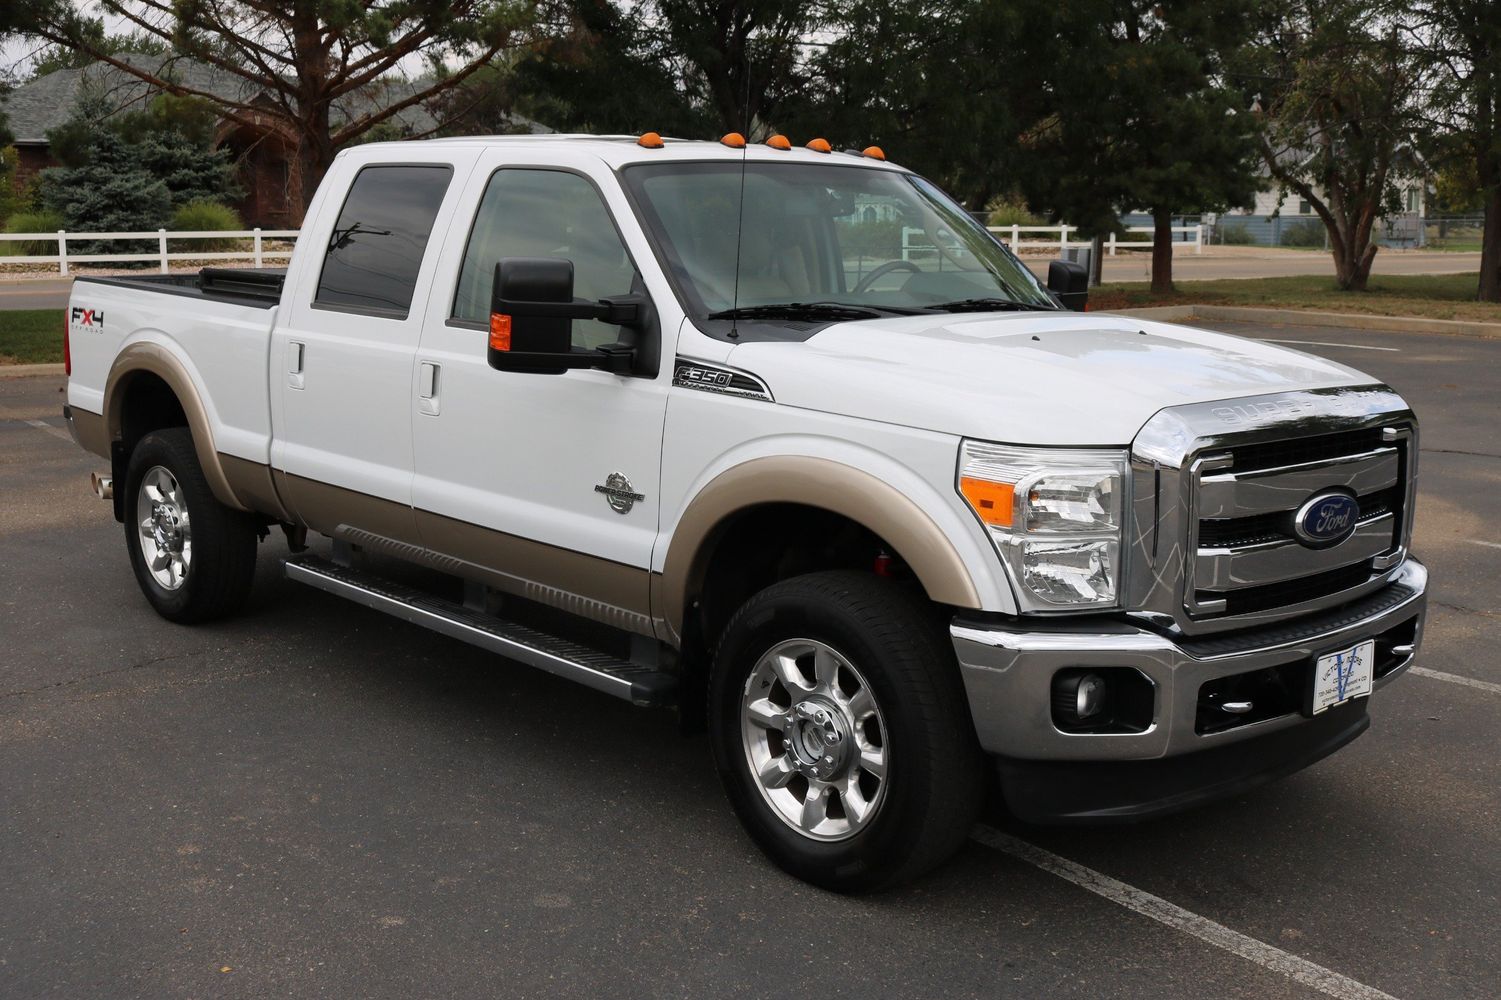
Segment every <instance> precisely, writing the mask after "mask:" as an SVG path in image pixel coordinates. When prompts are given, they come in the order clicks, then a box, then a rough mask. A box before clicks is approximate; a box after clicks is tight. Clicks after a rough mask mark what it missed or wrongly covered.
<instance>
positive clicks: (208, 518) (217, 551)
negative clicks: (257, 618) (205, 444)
mask: <svg viewBox="0 0 1501 1000" xmlns="http://www.w3.org/2000/svg"><path fill="white" fill-rule="evenodd" d="M157 467H160V468H162V469H165V470H167V472H168V473H170V474H171V476H172V478H173V479H174V480H175V481H176V484H177V487H178V489H179V491H180V496H181V499H182V500H183V503H184V504H185V506H186V508H187V511H188V520H189V524H190V527H191V558H190V561H189V562H188V564H187V572H186V573H185V574H184V575H183V577H182V582H181V584H180V585H178V586H177V587H176V588H175V589H172V588H169V587H167V586H164V585H163V584H161V583H159V582H158V581H157V580H156V578H155V577H154V576H153V575H152V571H151V569H150V567H149V566H148V565H147V559H146V556H145V554H144V552H143V550H142V544H143V542H142V535H141V522H142V520H143V519H145V518H147V517H149V516H151V511H150V510H145V511H143V510H141V509H140V506H141V505H140V496H141V481H142V480H143V479H144V478H145V477H146V474H147V473H148V472H150V471H151V470H153V469H155V468H157ZM124 489H125V494H124V501H125V505H124V506H125V547H126V548H127V549H128V550H129V552H130V567H131V569H132V570H134V571H135V575H136V582H137V583H139V584H140V585H141V592H142V593H144V594H145V595H146V600H147V601H148V602H150V604H151V606H152V607H153V608H154V609H156V613H157V614H159V615H161V616H162V617H163V618H165V619H167V620H168V621H172V622H178V623H180V624H184V625H189V624H195V623H198V622H206V621H211V620H213V619H215V618H223V617H225V616H226V615H230V614H233V613H234V612H236V611H238V610H239V609H240V608H241V607H243V606H244V604H245V601H246V599H247V598H248V597H249V596H250V585H251V582H252V581H253V580H254V578H255V549H256V544H257V541H258V537H257V527H256V522H255V519H254V518H253V517H252V516H251V515H249V514H246V513H244V512H243V511H238V510H232V509H231V508H229V507H226V506H224V505H223V504H221V503H220V502H219V501H218V500H217V499H215V498H214V494H213V491H211V490H210V489H209V486H208V480H207V479H205V478H204V475H203V468H202V466H200V465H199V464H198V454H197V452H195V451H194V450H193V438H192V435H191V434H189V433H188V430H187V428H185V427H173V428H170V429H168V430H160V431H153V432H152V433H150V434H148V435H146V436H145V437H144V438H142V439H141V441H140V443H139V444H137V445H136V446H135V450H133V451H132V452H131V453H130V462H129V465H128V467H127V472H126V475H125V484H124Z"/></svg>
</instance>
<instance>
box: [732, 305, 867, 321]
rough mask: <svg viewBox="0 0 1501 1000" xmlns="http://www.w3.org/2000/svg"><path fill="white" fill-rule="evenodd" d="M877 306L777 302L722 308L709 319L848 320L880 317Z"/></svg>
mask: <svg viewBox="0 0 1501 1000" xmlns="http://www.w3.org/2000/svg"><path fill="white" fill-rule="evenodd" d="M880 316H881V312H880V311H878V309H877V308H875V307H872V308H866V307H865V306H852V305H846V304H844V303H842V302H777V303H773V304H770V305H760V306H741V307H740V308H738V309H721V310H720V311H719V312H712V313H710V314H709V317H708V318H709V319H791V320H799V319H806V320H821V319H827V320H836V321H837V320H847V319H878V318H880Z"/></svg>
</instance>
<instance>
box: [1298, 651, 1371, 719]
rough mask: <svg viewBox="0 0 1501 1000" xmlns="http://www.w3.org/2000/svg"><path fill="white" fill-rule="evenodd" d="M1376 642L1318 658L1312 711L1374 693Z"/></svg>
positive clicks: (1314, 678) (1314, 673) (1318, 711)
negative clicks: (1372, 688) (1372, 683)
mask: <svg viewBox="0 0 1501 1000" xmlns="http://www.w3.org/2000/svg"><path fill="white" fill-rule="evenodd" d="M1375 663H1376V643H1375V642H1374V641H1371V642H1363V643H1361V644H1360V645H1359V646H1356V647H1355V648H1354V649H1342V650H1340V651H1339V652H1338V653H1330V654H1329V655H1328V656H1321V657H1319V660H1318V663H1317V664H1316V665H1315V666H1314V671H1313V714H1314V715H1318V714H1319V713H1320V712H1322V711H1324V710H1325V709H1329V708H1333V707H1334V706H1335V705H1342V704H1344V703H1345V702H1347V701H1349V700H1350V699H1351V698H1360V697H1363V696H1364V695H1368V694H1370V693H1371V681H1372V678H1373V676H1374V674H1373V672H1372V671H1373V669H1374V666H1375Z"/></svg>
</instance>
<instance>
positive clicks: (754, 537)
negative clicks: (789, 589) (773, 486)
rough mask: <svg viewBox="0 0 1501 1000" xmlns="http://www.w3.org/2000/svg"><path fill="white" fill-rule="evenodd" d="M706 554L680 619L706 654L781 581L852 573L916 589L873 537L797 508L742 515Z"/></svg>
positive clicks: (718, 533)
mask: <svg viewBox="0 0 1501 1000" xmlns="http://www.w3.org/2000/svg"><path fill="white" fill-rule="evenodd" d="M706 549H707V551H708V552H709V555H708V557H707V559H705V560H704V562H703V563H702V567H703V569H702V573H701V574H699V575H698V576H697V579H696V586H695V587H693V588H691V589H690V592H689V595H688V608H687V612H688V614H687V615H686V616H685V619H684V620H685V621H691V622H692V623H693V624H694V625H695V626H696V628H697V630H698V635H699V638H700V640H701V641H702V643H703V645H704V649H705V651H706V652H707V651H712V650H713V649H714V648H715V646H716V645H717V644H718V642H719V636H720V634H721V633H722V632H723V631H724V628H725V626H726V625H727V624H729V620H730V618H731V616H733V615H734V613H735V610H736V609H737V608H739V607H740V605H742V604H744V603H745V602H746V600H747V599H749V598H750V597H751V596H752V595H753V594H755V593H757V592H758V591H760V590H764V589H765V588H766V587H769V586H771V585H772V584H773V583H776V582H777V581H779V580H786V579H789V578H790V577H794V576H801V575H803V574H804V573H815V572H819V571H822V570H832V569H853V570H860V571H864V572H869V573H878V574H880V575H883V576H891V577H894V578H897V579H907V580H912V581H913V582H914V583H916V577H914V576H913V574H912V572H911V570H910V569H908V567H907V564H906V562H905V561H903V560H902V558H901V556H900V555H899V553H897V551H896V550H895V549H894V548H892V547H891V546H890V545H888V544H887V543H886V541H885V540H884V539H882V538H881V537H880V536H879V535H877V534H876V533H875V532H873V531H871V530H870V529H868V528H866V527H865V526H864V525H862V524H860V523H859V522H857V521H854V520H852V519H850V518H848V517H846V516H844V515H842V514H838V513H835V512H833V511H829V510H823V509H821V508H818V507H809V506H804V505H802V504H765V505H761V506H757V507H751V508H748V509H746V510H743V511H740V512H739V513H737V514H735V515H733V516H732V517H730V518H728V519H726V521H725V522H724V523H723V524H721V525H720V526H719V527H718V528H717V529H716V530H715V532H714V533H713V535H711V536H710V540H709V543H708V545H707V546H706ZM918 585H919V586H920V584H918Z"/></svg>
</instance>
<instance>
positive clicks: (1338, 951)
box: [0, 325, 1501, 998]
mask: <svg viewBox="0 0 1501 1000" xmlns="http://www.w3.org/2000/svg"><path fill="white" fill-rule="evenodd" d="M1223 328H1224V329H1226V330H1229V331H1231V332H1235V333H1240V334H1243V335H1250V336H1258V337H1263V338H1267V339H1275V340H1280V341H1291V342H1293V343H1290V344H1289V345H1288V346H1292V347H1295V348H1297V349H1299V350H1305V351H1309V352H1312V353H1315V354H1320V355H1324V356H1327V357H1331V358H1335V359H1337V360H1339V361H1342V362H1345V363H1348V364H1352V365H1354V366H1356V367H1360V368H1363V369H1365V370H1367V371H1369V372H1371V373H1372V374H1374V375H1375V376H1377V377H1378V378H1381V379H1383V380H1385V381H1387V382H1388V383H1390V384H1391V385H1393V386H1395V387H1396V388H1397V389H1398V390H1399V391H1401V392H1403V393H1404V395H1406V397H1407V398H1408V400H1409V401H1410V402H1411V403H1413V405H1414V407H1415V408H1416V409H1417V411H1418V413H1419V415H1420V417H1421V418H1422V419H1423V421H1424V432H1423V439H1422V461H1421V477H1422V478H1421V491H1420V502H1419V509H1418V527H1417V539H1416V550H1417V552H1418V553H1419V555H1420V556H1421V557H1422V558H1423V559H1424V560H1425V561H1426V562H1427V563H1428V564H1429V566H1430V569H1431V570H1432V574H1433V575H1432V586H1433V590H1432V597H1431V599H1432V602H1433V603H1432V605H1431V607H1432V612H1431V619H1430V622H1429V625H1428V631H1427V637H1426V645H1425V648H1424V651H1423V656H1422V659H1421V661H1420V665H1421V670H1420V671H1415V672H1414V673H1412V674H1410V675H1409V676H1407V677H1406V678H1404V679H1402V680H1401V681H1400V682H1399V683H1396V684H1394V685H1393V686H1391V687H1390V688H1388V689H1386V691H1384V692H1383V693H1382V695H1381V696H1380V697H1378V698H1376V699H1375V700H1374V702H1373V705H1372V715H1373V717H1374V723H1373V726H1372V728H1371V730H1370V731H1369V732H1368V733H1367V734H1366V735H1364V736H1362V737H1361V738H1360V739H1359V740H1357V741H1356V742H1355V743H1354V744H1352V745H1351V746H1349V747H1348V748H1346V749H1345V750H1343V751H1342V752H1340V753H1339V754H1337V755H1335V756H1334V757H1332V758H1330V759H1328V760H1326V761H1323V762H1322V763H1320V764H1317V765H1315V766H1314V767H1312V768H1310V769H1308V770H1306V771H1304V772H1302V773H1300V774H1297V775H1295V776H1293V777H1291V778H1289V779H1286V780H1284V781H1281V782H1279V783H1276V784H1273V785H1271V786H1268V787H1265V788H1262V789H1260V790H1257V791H1256V792H1254V793H1251V794H1247V795H1244V796H1242V797H1240V798H1237V799H1233V800H1230V801H1227V802H1224V803H1220V804H1217V805H1214V806H1211V807H1208V808H1203V809H1200V810H1197V811H1195V812H1192V813H1189V814H1186V815H1181V816H1178V817H1174V818H1170V819H1165V820H1160V821H1156V822H1152V823H1149V824H1144V825H1139V826H1132V827H1124V828H1117V829H1112V830H1090V831H1073V832H1058V831H1044V830H1033V829H1021V828H1016V827H1011V826H1007V825H1006V823H1005V820H1004V818H1003V817H1000V816H993V817H991V818H990V819H989V820H987V823H986V824H985V825H984V826H982V827H981V828H978V829H977V831H976V835H975V838H974V839H973V840H972V841H971V843H970V844H969V845H968V846H967V847H966V849H965V850H964V851H963V852H962V853H961V854H960V856H959V857H958V858H956V859H955V860H954V861H953V862H952V863H950V864H949V865H948V866H946V867H944V868H943V869H941V870H940V871H938V872H936V873H935V874H933V875H931V876H929V877H927V878H925V879H924V880H922V881H920V882H919V883H917V884H915V885H912V886H909V887H906V888H903V889H900V890H897V891H893V892H889V893H886V894H882V895H876V896H871V897H862V898H857V899H848V898H841V897H837V896H832V895H829V894H826V893H823V892H821V891H818V890H815V889H812V888H810V887H808V886H806V885H804V884H802V883H799V882H797V881H795V880H793V879H791V878H790V877H787V876H784V875H783V874H781V873H780V872H779V871H777V870H776V869H774V868H772V867H771V866H770V865H769V864H768V863H767V862H765V861H764V860H763V859H762V858H761V856H760V855H759V854H758V853H757V852H756V851H755V849H754V848H753V847H752V846H751V844H750V842H749V841H748V840H747V838H746V837H745V836H744V835H743V834H742V833H741V832H740V829H739V827H738V826H737V824H736V822H735V820H734V818H733V817H732V816H731V814H730V812H729V809H728V808H727V806H726V804H725V802H724V800H723V797H722V795H721V793H720V791H719V788H718V785H717V782H716V779H715V776H714V774H713V769H712V766H711V763H710V761H709V754H708V749H707V743H706V741H705V739H704V738H703V737H684V736H681V735H679V733H678V730H677V727H676V723H675V720H674V718H673V717H672V716H671V715H670V714H668V713H652V712H645V711H641V710H637V709H633V708H631V707H629V706H628V705H626V704H624V703H621V702H617V701H615V700H612V699H610V698H607V697H605V696H603V695H598V694H595V693H593V692H591V691H588V690H584V689H582V688H578V687H574V686H571V685H569V684H566V683H564V682H561V681H558V680H555V679H553V678H551V677H548V676H546V675H542V674H540V673H536V672H533V671H530V670H527V669H525V668H521V667H516V666H513V665H511V664H508V663H507V662H505V661H502V660H497V659H495V658H493V657H490V656H488V655H486V654H484V653H481V652H480V651H478V650H475V649H472V648H470V647H467V646H464V645H461V644H459V643H457V642H453V641H450V640H447V639H443V638H441V637H437V636H433V635H431V634H428V633H426V632H423V631H421V630H418V629H416V628H414V627H411V626H408V625H404V624H402V623H399V622H396V621H394V620H391V619H387V618H385V617H383V616H381V615H379V614H377V613H375V612H373V611H368V610H365V609H363V608H359V607H356V606H353V605H350V604H346V603H343V602H341V601H339V600H338V599H336V598H333V597H331V596H327V595H324V594H322V593H319V592H315V591H312V590H309V589H306V588H302V587H299V586H297V585H295V584H292V583H289V582H286V581H284V580H282V579H280V577H279V572H278V569H279V568H278V564H277V560H278V557H279V556H281V555H283V554H285V546H284V544H283V543H281V542H280V540H279V537H278V538H275V539H273V541H271V542H268V543H267V544H266V545H264V546H263V547H262V552H261V563H260V576H259V579H258V582H257V587H256V592H255V596H254V600H253V605H252V608H251V610H250V612H249V613H248V614H247V615H245V616H244V617H241V618H239V619H236V620H234V621H231V622H227V623H223V624H219V625H215V626H211V627H203V628H196V629H185V628H181V627H178V626H173V625H169V624H167V623H165V622H163V621H161V620H160V619H158V618H156V617H155V616H154V615H153V614H152V613H151V611H150V610H149V609H148V607H147V605H146V603H145V601H144V600H143V599H142V597H141V596H140V594H139V592H138V591H137V589H136V585H135V581H134V579H133V578H132V576H131V573H130V569H129V567H128V564H127V562H126V557H125V550H124V546H123V544H122V538H121V529H120V527H119V526H118V525H117V524H116V523H115V522H114V521H113V519H112V518H111V517H110V514H109V510H108V508H107V506H106V505H105V504H102V503H100V502H99V501H97V500H95V499H94V498H93V496H92V494H90V493H89V490H88V482H87V477H88V473H89V472H90V471H91V470H93V469H96V468H98V467H99V464H98V462H97V460H96V459H94V458H93V457H92V456H89V455H86V454H84V453H83V452H82V451H80V450H79V449H77V448H76V447H74V446H73V445H72V443H71V442H70V441H68V440H67V436H66V432H65V431H63V430H62V421H61V418H60V414H59V411H60V408H61V406H62V402H63V399H62V395H61V393H60V391H59V390H60V385H61V379H55V378H30V379H12V380H4V379H0V502H3V505H0V637H3V643H0V996H3V997H7V998H24V997H54V996H55V997H134V996H142V997H166V996H174V997H175V996H184V997H199V996H226V997H238V996H245V997H264V996H299V997H306V996H330V997H354V996H359V997H410V996H419V995H420V996H435V997H467V996H549V997H550V996H591V997H592V996H611V997H676V996H790V995H800V996H817V997H886V996H901V997H937V996H942V997H946V998H953V997H968V996H984V997H995V996H1018V997H1064V996H1079V997H1104V996H1130V997H1181V998H1189V997H1284V996H1286V997H1318V996H1335V997H1342V998H1348V997H1381V996H1385V995H1390V996H1393V997H1401V998H1420V997H1443V998H1448V997H1495V996H1497V995H1501V902H1498V894H1501V657H1498V656H1497V655H1496V653H1495V651H1494V647H1492V646H1491V644H1490V642H1491V639H1492V635H1493V633H1494V630H1495V626H1496V625H1497V623H1498V619H1501V574H1498V573H1497V572H1496V571H1495V569H1494V567H1496V566H1497V564H1498V562H1501V499H1498V497H1501V341H1487V340H1480V339H1468V338H1459V337H1442V336H1423V335H1400V334H1387V333H1367V332H1355V331H1348V332H1347V331H1340V330H1331V329H1318V330H1300V329H1294V328H1276V329H1271V328H1254V327H1246V326H1230V325H1227V326H1225V327H1223ZM1467 682H1468V683H1467Z"/></svg>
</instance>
